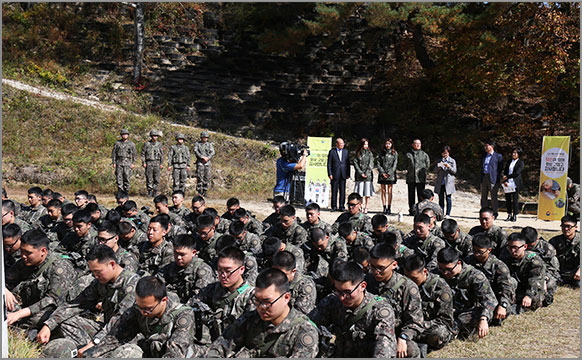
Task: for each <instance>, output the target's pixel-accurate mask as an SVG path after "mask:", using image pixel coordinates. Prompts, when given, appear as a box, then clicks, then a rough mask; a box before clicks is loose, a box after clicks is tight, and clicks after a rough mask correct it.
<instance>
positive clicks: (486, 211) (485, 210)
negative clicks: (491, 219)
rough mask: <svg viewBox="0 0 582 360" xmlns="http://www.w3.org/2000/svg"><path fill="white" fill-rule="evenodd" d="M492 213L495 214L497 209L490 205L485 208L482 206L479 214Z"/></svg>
mask: <svg viewBox="0 0 582 360" xmlns="http://www.w3.org/2000/svg"><path fill="white" fill-rule="evenodd" d="M485 213H488V214H491V216H493V215H495V210H493V209H492V208H490V207H489V206H486V207H484V208H481V210H479V216H481V214H485Z"/></svg>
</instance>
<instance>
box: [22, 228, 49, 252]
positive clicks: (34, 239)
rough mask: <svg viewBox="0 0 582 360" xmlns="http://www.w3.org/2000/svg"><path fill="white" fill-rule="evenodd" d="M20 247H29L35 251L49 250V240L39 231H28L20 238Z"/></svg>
mask: <svg viewBox="0 0 582 360" xmlns="http://www.w3.org/2000/svg"><path fill="white" fill-rule="evenodd" d="M20 241H21V244H22V245H30V246H32V247H33V248H35V249H41V248H43V247H44V248H47V249H48V248H49V238H48V237H47V236H46V234H45V233H44V231H42V230H40V229H32V230H28V231H27V232H25V233H24V234H22V237H21V238H20Z"/></svg>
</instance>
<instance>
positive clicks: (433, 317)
mask: <svg viewBox="0 0 582 360" xmlns="http://www.w3.org/2000/svg"><path fill="white" fill-rule="evenodd" d="M418 290H419V291H420V298H421V300H422V314H423V316H424V328H425V329H430V328H431V327H433V326H436V325H444V326H446V328H447V329H448V330H449V331H453V330H454V328H455V319H454V316H453V314H454V312H455V310H454V308H453V292H452V290H451V288H450V287H449V285H448V284H447V282H446V281H445V280H444V279H443V278H441V277H440V276H439V275H437V274H433V273H430V272H429V273H428V276H427V277H426V281H425V282H424V283H423V284H422V285H420V287H419V288H418Z"/></svg>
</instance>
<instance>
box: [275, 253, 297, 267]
mask: <svg viewBox="0 0 582 360" xmlns="http://www.w3.org/2000/svg"><path fill="white" fill-rule="evenodd" d="M271 266H273V267H280V268H283V269H285V270H286V271H292V270H293V269H295V268H296V267H297V261H296V259H295V255H293V253H292V252H290V251H287V250H283V251H279V252H278V253H276V254H275V256H273V263H272V264H271Z"/></svg>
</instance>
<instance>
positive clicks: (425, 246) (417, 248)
mask: <svg viewBox="0 0 582 360" xmlns="http://www.w3.org/2000/svg"><path fill="white" fill-rule="evenodd" d="M404 245H406V246H407V247H408V248H410V249H412V250H414V252H416V253H417V254H419V255H421V256H422V257H423V258H424V261H425V262H426V268H427V269H428V270H429V271H431V270H433V269H436V268H437V253H438V252H439V251H440V250H441V249H444V248H445V247H446V245H445V241H444V240H443V239H440V238H438V237H436V236H434V235H433V234H431V233H429V234H428V236H427V237H426V239H424V240H423V239H420V238H419V237H418V236H416V235H414V236H412V237H410V238H408V239H407V240H405V241H404Z"/></svg>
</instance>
